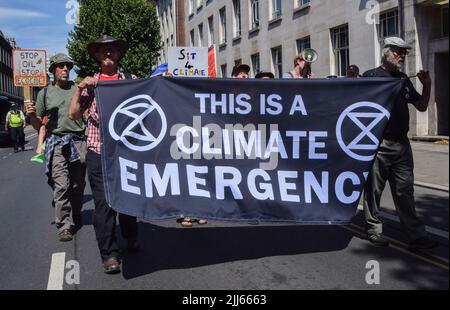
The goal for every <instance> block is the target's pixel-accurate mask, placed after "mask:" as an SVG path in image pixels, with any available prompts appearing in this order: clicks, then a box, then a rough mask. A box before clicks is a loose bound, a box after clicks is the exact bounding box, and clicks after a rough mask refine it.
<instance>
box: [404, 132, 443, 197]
mask: <svg viewBox="0 0 450 310" xmlns="http://www.w3.org/2000/svg"><path fill="white" fill-rule="evenodd" d="M411 146H412V149H413V153H414V165H415V167H414V174H415V178H414V179H415V183H416V185H417V186H421V187H429V188H432V189H433V188H434V189H436V190H443V191H447V192H448V190H449V185H448V180H449V171H448V165H449V145H448V144H439V143H434V142H422V141H421V142H415V141H413V142H412V143H411Z"/></svg>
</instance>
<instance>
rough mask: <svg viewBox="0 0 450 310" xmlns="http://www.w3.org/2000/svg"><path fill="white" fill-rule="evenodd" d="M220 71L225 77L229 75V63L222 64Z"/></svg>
mask: <svg viewBox="0 0 450 310" xmlns="http://www.w3.org/2000/svg"><path fill="white" fill-rule="evenodd" d="M220 72H221V74H222V77H223V78H224V77H227V65H221V66H220Z"/></svg>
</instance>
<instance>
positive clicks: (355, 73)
mask: <svg viewBox="0 0 450 310" xmlns="http://www.w3.org/2000/svg"><path fill="white" fill-rule="evenodd" d="M346 77H348V78H358V77H361V74H359V68H358V66H357V65H350V66H349V67H348V69H347V75H346Z"/></svg>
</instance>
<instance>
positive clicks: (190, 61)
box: [168, 47, 208, 77]
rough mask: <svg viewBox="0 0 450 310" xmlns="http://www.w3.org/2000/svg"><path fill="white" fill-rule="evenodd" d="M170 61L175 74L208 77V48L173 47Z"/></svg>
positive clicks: (171, 69) (171, 71)
mask: <svg viewBox="0 0 450 310" xmlns="http://www.w3.org/2000/svg"><path fill="white" fill-rule="evenodd" d="M168 63H169V73H171V74H172V75H173V76H178V77H208V48H207V47H171V48H169V61H168Z"/></svg>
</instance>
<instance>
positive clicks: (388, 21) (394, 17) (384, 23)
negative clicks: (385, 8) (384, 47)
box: [378, 9, 400, 42]
mask: <svg viewBox="0 0 450 310" xmlns="http://www.w3.org/2000/svg"><path fill="white" fill-rule="evenodd" d="M392 36H396V37H399V36H400V31H399V19H398V10H397V9H395V10H393V11H389V12H385V13H383V14H380V25H379V26H378V39H379V40H380V42H381V41H382V40H384V38H387V37H392Z"/></svg>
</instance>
